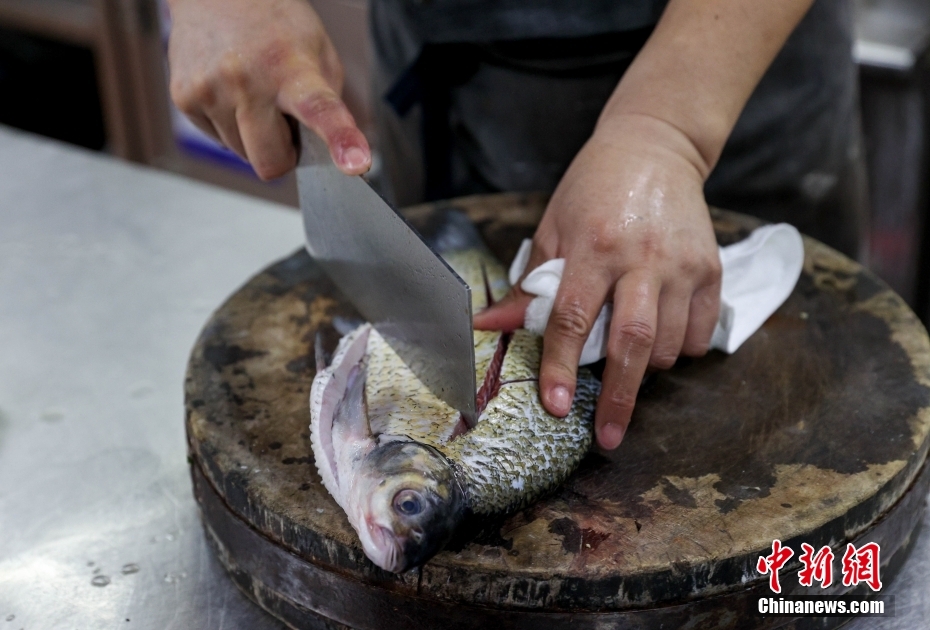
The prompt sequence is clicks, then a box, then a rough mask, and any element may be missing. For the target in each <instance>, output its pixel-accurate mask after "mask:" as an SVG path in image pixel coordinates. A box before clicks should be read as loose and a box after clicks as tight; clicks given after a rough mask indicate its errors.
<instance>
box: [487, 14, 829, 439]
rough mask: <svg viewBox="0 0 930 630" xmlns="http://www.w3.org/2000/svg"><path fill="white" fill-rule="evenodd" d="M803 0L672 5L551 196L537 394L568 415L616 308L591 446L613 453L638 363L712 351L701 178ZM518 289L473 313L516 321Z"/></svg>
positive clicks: (711, 281)
mask: <svg viewBox="0 0 930 630" xmlns="http://www.w3.org/2000/svg"><path fill="white" fill-rule="evenodd" d="M811 4H812V0H780V1H779V2H759V1H758V0H700V1H695V0H671V2H669V4H668V6H667V8H666V10H665V13H664V14H663V16H662V19H661V20H660V22H659V24H658V25H657V27H656V29H655V32H654V33H653V35H652V37H651V38H650V39H649V41H648V42H647V44H646V46H645V47H644V48H643V50H642V51H641V52H640V54H639V55H638V56H637V58H636V60H635V61H634V62H633V64H632V65H631V66H630V68H629V70H628V71H627V73H626V74H625V75H624V77H623V79H622V80H621V82H620V84H619V85H618V86H617V88H616V90H615V91H614V93H613V95H612V96H611V98H610V99H609V101H608V103H607V105H606V106H605V107H604V110H603V112H602V113H601V116H600V119H599V121H598V124H597V126H596V129H595V131H594V133H593V135H592V137H591V138H590V139H589V141H588V142H587V143H586V144H585V146H584V147H583V148H582V150H581V151H580V152H579V153H578V155H577V156H576V158H575V160H574V161H573V162H572V164H571V166H570V167H569V169H568V171H567V172H566V174H565V176H564V177H563V179H562V181H561V182H560V183H559V185H558V187H557V188H556V190H555V193H554V194H553V196H552V199H551V201H550V202H549V206H548V208H547V209H546V214H545V216H544V217H543V220H542V222H541V223H540V226H539V229H538V230H537V232H536V235H535V237H534V239H533V253H532V255H531V257H530V263H529V265H528V267H527V269H528V270H532V269H533V268H534V267H536V266H538V265H540V264H541V263H543V262H544V261H546V260H548V259H551V258H565V259H566V267H565V272H564V274H563V282H562V285H561V288H560V290H559V294H558V295H557V296H556V301H555V305H554V307H553V311H552V315H551V316H550V319H549V325H548V327H547V329H546V333H545V338H544V350H543V359H542V366H541V371H540V392H541V396H542V399H543V402H544V404H545V405H546V408H547V409H548V410H549V411H550V412H552V413H554V414H556V415H565V414H566V413H567V412H568V410H569V407H570V405H571V400H572V397H573V396H574V388H575V377H576V371H577V364H578V358H579V357H580V356H581V349H582V347H583V345H584V342H585V339H586V338H587V336H588V334H589V332H590V330H591V326H592V324H593V322H594V320H595V318H596V316H597V313H598V312H599V310H600V308H601V305H602V304H603V303H604V302H605V301H612V302H613V303H614V316H613V321H612V323H611V329H610V335H609V341H608V354H607V366H606V368H605V371H604V380H603V390H602V392H601V397H600V400H599V401H598V407H597V415H596V428H597V437H598V442H599V444H600V445H601V446H602V447H604V448H609V449H610V448H615V447H616V446H617V445H618V444H619V443H620V441H621V440H622V439H623V435H624V434H625V432H626V428H627V426H628V425H629V422H630V416H631V414H632V412H633V406H634V403H635V401H636V393H637V391H638V389H639V384H640V382H641V380H642V377H643V375H644V374H645V371H646V369H647V367H652V368H658V369H666V368H669V367H671V366H672V365H673V364H674V362H675V360H676V359H677V357H678V356H679V355H680V354H686V355H691V356H700V355H703V354H704V353H706V352H707V349H708V345H709V342H710V337H711V334H712V333H713V329H714V325H715V323H716V320H717V316H718V312H719V300H720V273H721V272H720V262H719V259H718V256H717V247H716V242H715V239H714V233H713V229H712V226H711V222H710V217H709V214H708V210H707V204H706V202H705V201H704V195H703V184H704V180H705V179H706V178H707V176H708V175H709V174H710V172H711V170H712V169H713V167H714V165H715V164H716V162H717V160H718V159H719V157H720V153H721V151H722V150H723V146H724V143H725V142H726V139H727V137H728V135H729V134H730V131H731V130H732V128H733V126H734V125H735V124H736V120H737V118H738V117H739V114H740V112H741V111H742V109H743V107H744V105H745V103H746V101H747V99H748V98H749V95H750V94H751V93H752V91H753V89H754V88H755V86H756V84H757V83H758V81H759V79H760V78H761V77H762V75H763V73H764V72H765V70H766V69H767V68H768V66H769V64H770V63H771V62H772V60H773V59H774V57H775V55H776V54H777V53H778V51H779V50H780V49H781V47H782V45H783V44H784V42H785V40H786V39H787V38H788V36H789V35H790V33H791V32H792V31H793V30H794V28H795V26H796V25H797V23H798V22H799V21H800V20H801V18H802V17H803V16H804V14H805V13H806V12H807V10H808V9H809V8H810V5H811ZM530 298H531V296H527V295H526V294H523V293H522V292H521V291H520V290H519V289H515V290H514V291H513V292H512V294H511V296H509V298H508V299H507V300H503V301H501V302H500V303H499V304H498V305H497V306H495V307H494V308H492V309H489V310H488V311H485V312H484V313H482V314H480V315H479V316H478V317H476V320H475V324H476V326H477V327H479V328H515V327H518V326H520V325H521V324H522V321H523V313H524V311H525V309H526V305H527V304H528V302H529V300H530Z"/></svg>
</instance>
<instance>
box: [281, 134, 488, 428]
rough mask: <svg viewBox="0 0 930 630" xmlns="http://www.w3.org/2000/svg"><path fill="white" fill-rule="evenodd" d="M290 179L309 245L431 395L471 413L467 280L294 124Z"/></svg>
mask: <svg viewBox="0 0 930 630" xmlns="http://www.w3.org/2000/svg"><path fill="white" fill-rule="evenodd" d="M300 144H301V147H300V160H299V161H298V163H297V189H298V194H299V197H300V210H301V213H302V214H303V219H304V232H305V234H306V243H307V251H308V252H309V253H310V256H311V257H313V259H314V260H316V262H317V263H319V265H320V266H321V267H322V268H323V270H324V271H325V272H326V274H327V275H328V276H329V277H330V279H332V281H333V283H334V284H335V285H336V287H337V288H338V289H339V290H340V291H342V293H343V294H344V295H345V296H346V297H347V298H348V299H349V301H350V302H351V303H352V304H353V305H354V306H355V308H356V309H358V312H359V313H360V314H361V315H362V317H364V318H365V319H367V320H368V321H369V322H371V323H372V324H373V325H374V326H375V328H376V329H377V330H378V332H380V333H381V335H382V336H383V337H384V338H385V340H386V341H387V342H388V344H390V346H391V347H392V348H393V349H394V350H395V351H396V352H397V354H399V355H400V357H401V358H402V359H403V360H404V362H405V363H407V365H408V366H410V368H411V369H412V370H413V372H414V374H416V375H417V377H418V378H419V379H420V381H421V382H423V384H424V385H426V386H427V387H428V388H429V389H430V391H432V392H433V393H434V394H435V395H436V396H437V397H439V398H440V399H442V400H444V401H445V402H446V403H448V404H449V405H451V406H452V407H454V408H455V409H457V410H458V411H460V412H461V413H462V417H463V418H464V419H465V422H466V423H467V424H468V426H469V427H471V426H474V424H475V421H476V420H477V418H476V414H475V392H476V386H475V344H474V341H473V337H472V335H473V331H472V311H471V290H470V289H469V287H468V285H467V284H465V282H464V281H463V280H462V279H461V278H460V277H459V276H458V274H456V273H455V272H454V271H452V268H451V267H449V265H448V264H446V262H445V261H444V260H443V259H442V258H441V257H440V256H439V255H438V254H437V253H436V252H435V251H433V250H432V248H430V246H429V245H428V244H427V243H426V241H425V240H424V239H423V237H422V236H420V234H418V233H417V232H416V230H414V229H413V227H411V226H410V224H408V223H407V221H406V220H405V219H404V218H403V217H402V216H401V215H400V213H398V212H397V210H395V209H394V208H392V207H391V206H390V205H388V203H387V202H386V201H384V199H382V198H381V197H380V196H379V195H378V193H376V192H375V191H374V190H373V189H372V188H371V186H369V185H368V184H367V183H366V182H365V180H364V179H362V178H361V177H359V176H352V175H345V174H343V173H342V172H341V171H339V169H337V168H336V166H335V165H334V164H333V161H332V159H331V158H330V155H329V149H328V148H327V146H326V144H325V143H324V142H323V141H322V140H321V139H320V138H319V137H317V135H316V134H315V133H313V132H312V131H310V130H309V129H307V128H306V127H304V126H303V125H301V126H300Z"/></svg>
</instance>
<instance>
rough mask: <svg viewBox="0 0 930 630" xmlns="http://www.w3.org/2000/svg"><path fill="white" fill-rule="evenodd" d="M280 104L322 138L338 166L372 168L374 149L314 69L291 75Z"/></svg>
mask: <svg viewBox="0 0 930 630" xmlns="http://www.w3.org/2000/svg"><path fill="white" fill-rule="evenodd" d="M278 106H279V107H280V108H281V110H282V111H284V112H286V113H288V114H290V115H292V116H293V117H294V118H296V119H297V120H299V121H300V122H301V123H303V124H304V125H306V126H307V128H309V129H310V130H311V131H313V132H314V133H315V134H316V135H318V136H319V137H320V138H322V139H323V141H324V142H325V143H326V146H328V147H329V153H330V155H331V156H332V158H333V162H334V163H335V164H336V167H337V168H339V170H341V171H342V172H343V173H345V174H346V175H361V174H362V173H365V172H366V171H368V169H369V168H371V149H370V148H369V146H368V141H367V140H366V139H365V135H364V134H363V133H362V132H361V130H359V128H358V126H357V125H356V124H355V118H353V116H352V114H351V113H350V112H349V108H347V107H346V105H345V103H343V102H342V99H340V98H339V96H338V95H337V94H336V93H335V92H334V91H333V90H332V88H331V87H329V84H328V83H327V82H326V81H325V80H324V79H323V77H322V76H321V75H320V73H319V72H318V71H317V70H315V69H308V70H305V71H302V72H301V73H300V74H298V75H296V76H295V77H292V78H290V79H288V80H287V81H286V82H285V83H284V85H282V87H281V90H280V92H279V94H278Z"/></svg>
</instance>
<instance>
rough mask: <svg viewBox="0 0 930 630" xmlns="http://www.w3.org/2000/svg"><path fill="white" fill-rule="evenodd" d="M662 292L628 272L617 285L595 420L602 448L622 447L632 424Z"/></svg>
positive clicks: (640, 275)
mask: <svg viewBox="0 0 930 630" xmlns="http://www.w3.org/2000/svg"><path fill="white" fill-rule="evenodd" d="M659 290H660V286H659V283H658V282H656V281H655V280H654V279H652V278H650V277H648V276H647V275H645V274H644V273H642V272H630V273H627V274H625V275H624V276H622V277H621V278H620V280H619V281H618V282H617V287H616V290H615V292H614V313H613V317H612V319H611V322H610V337H609V339H608V341H607V365H606V366H605V368H604V377H603V380H602V381H601V395H600V398H598V401H597V412H596V414H595V419H594V426H595V430H596V432H597V442H598V444H599V445H600V446H601V447H602V448H605V449H608V450H610V449H614V448H616V447H617V446H619V444H620V442H621V440H623V436H624V434H625V433H626V429H627V426H629V424H630V416H631V415H632V414H633V406H634V405H635V404H636V394H637V393H638V392H639V385H640V383H642V380H643V375H644V374H645V373H646V367H647V366H648V365H649V357H650V356H651V355H652V346H653V344H654V343H655V333H656V322H657V320H658V302H659Z"/></svg>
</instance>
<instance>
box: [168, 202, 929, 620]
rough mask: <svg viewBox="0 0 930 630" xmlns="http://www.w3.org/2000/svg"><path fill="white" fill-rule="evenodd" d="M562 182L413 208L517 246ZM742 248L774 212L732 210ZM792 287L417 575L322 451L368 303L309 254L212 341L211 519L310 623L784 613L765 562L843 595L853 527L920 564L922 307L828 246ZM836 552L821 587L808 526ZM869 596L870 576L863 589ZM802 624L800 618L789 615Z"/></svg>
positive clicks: (195, 397) (191, 406)
mask: <svg viewBox="0 0 930 630" xmlns="http://www.w3.org/2000/svg"><path fill="white" fill-rule="evenodd" d="M544 206H545V199H544V198H543V197H540V196H532V195H529V196H527V195H512V194H508V195H499V196H488V197H473V198H466V199H461V200H455V201H451V202H443V203H441V204H434V205H429V206H418V207H415V208H411V209H409V210H408V211H407V214H408V216H409V217H410V219H411V221H412V222H413V223H414V225H416V226H417V227H418V229H420V230H421V231H423V232H429V231H430V226H431V223H433V219H435V217H436V216H437V213H439V212H442V211H444V210H445V209H448V208H449V207H454V208H456V209H458V210H460V211H462V212H464V213H466V214H467V215H468V216H469V217H470V218H471V219H472V220H473V221H474V222H475V224H476V225H477V226H478V227H479V228H480V230H481V232H482V234H483V235H484V237H485V239H486V241H487V243H488V245H489V246H490V247H491V249H492V250H493V251H494V252H495V254H497V255H498V256H499V257H500V258H501V260H503V261H505V262H509V261H510V260H511V258H512V257H513V255H514V254H515V252H516V249H517V247H518V245H519V243H520V240H521V239H522V238H524V237H527V236H530V235H531V234H532V232H533V229H534V226H535V225H536V223H537V221H538V220H539V217H540V216H541V214H542V210H543V208H544ZM713 216H714V223H715V228H716V230H717V236H718V240H719V241H720V243H721V244H729V243H732V242H735V241H737V240H739V239H741V238H743V237H745V236H746V235H747V234H748V233H749V232H750V231H751V230H752V229H753V228H755V227H757V226H758V225H759V223H758V222H757V221H756V220H754V219H750V218H748V217H745V216H741V215H736V214H733V213H727V212H721V211H714V213H713ZM805 249H806V260H805V264H804V272H803V274H802V276H801V279H800V281H799V282H798V285H797V287H796V288H795V290H794V293H793V294H792V295H791V297H790V298H789V299H788V301H787V302H786V303H785V304H784V305H783V306H782V307H781V308H780V309H779V310H778V311H777V312H776V313H775V314H774V315H773V316H772V317H771V318H770V319H769V320H768V321H767V322H766V323H765V325H764V326H763V327H762V328H761V329H760V330H759V331H758V332H757V333H756V334H755V335H753V336H752V337H751V338H750V339H749V340H748V341H747V342H746V343H745V345H743V347H741V348H740V349H739V351H737V352H736V353H735V354H733V355H731V356H726V355H724V354H721V353H719V352H711V353H710V354H708V355H707V356H706V357H704V358H702V359H699V360H690V361H684V360H683V361H680V362H679V364H678V365H677V366H676V367H674V368H673V369H672V370H670V371H668V372H663V373H660V374H658V375H656V376H655V377H654V378H652V379H650V380H649V381H647V383H646V385H645V386H644V387H643V389H642V391H641V392H640V395H639V402H638V403H637V407H636V412H635V414H634V417H633V422H632V424H631V426H630V429H629V432H628V434H627V436H626V438H625V440H624V442H623V444H622V445H621V446H620V448H618V449H617V450H616V451H613V452H610V453H607V452H596V451H592V452H591V453H590V454H589V455H588V457H587V458H586V459H585V460H584V462H583V463H582V465H581V467H580V468H579V469H578V471H577V472H576V473H575V474H574V475H572V477H570V478H569V480H568V481H567V482H566V483H565V484H564V485H563V486H562V487H561V488H560V489H559V490H558V491H557V492H555V493H554V494H552V495H550V496H548V497H546V498H544V499H543V500H541V501H539V502H538V503H536V504H535V505H533V506H531V507H529V508H527V509H525V510H522V511H520V512H517V513H515V514H510V515H507V516H503V517H500V518H498V519H491V520H484V521H481V522H471V523H469V524H468V525H467V526H466V527H464V528H463V531H461V532H460V533H459V535H458V536H457V537H456V539H455V540H454V541H453V543H452V544H451V545H450V546H449V547H448V548H447V549H446V550H445V551H443V552H441V553H440V554H439V555H437V556H436V557H435V558H434V559H433V560H431V561H430V562H429V563H428V564H426V565H425V566H424V567H422V568H421V569H418V570H414V571H410V572H408V573H406V574H403V575H394V574H390V573H387V572H384V571H382V570H380V569H378V568H377V567H375V566H374V565H372V564H371V563H370V562H369V561H368V560H367V559H366V558H365V556H364V554H363V553H362V550H361V546H360V544H359V542H358V539H357V537H356V534H355V532H354V531H353V530H352V528H351V527H350V526H349V524H348V521H347V520H346V518H345V516H344V515H343V513H342V511H341V510H340V508H339V507H338V506H337V505H336V503H335V502H334V501H333V499H332V498H331V497H330V496H329V494H328V493H327V492H326V490H325V489H324V488H323V486H322V484H321V482H320V477H319V476H318V474H317V471H316V467H315V465H314V461H313V455H312V453H311V449H310V441H309V428H308V425H309V423H310V414H309V406H308V396H309V391H310V384H311V381H312V379H313V375H314V339H315V337H316V333H317V331H321V332H322V338H323V340H324V342H325V344H326V346H327V348H326V349H327V350H328V351H331V350H332V349H333V348H334V347H335V344H336V341H337V340H338V337H339V335H338V333H337V332H336V331H335V329H334V328H333V325H332V322H333V320H334V318H337V317H344V318H357V315H356V314H355V312H354V310H353V309H352V307H351V306H350V305H349V303H348V302H347V301H346V299H345V298H344V297H343V296H342V295H340V294H339V292H338V291H336V289H335V288H334V287H333V285H332V284H331V283H330V282H329V280H328V279H327V278H326V277H325V276H324V275H323V274H322V272H321V271H320V270H319V268H318V267H317V266H315V265H314V263H313V262H312V260H311V259H310V258H309V257H308V256H307V255H306V254H305V253H304V252H303V251H301V252H297V253H295V254H293V255H292V256H290V257H288V258H286V259H284V260H282V261H281V262H279V263H277V264H275V265H273V266H271V267H269V268H268V269H266V270H265V271H263V272H261V273H260V274H258V275H257V276H255V277H254V278H252V279H251V280H249V281H248V282H247V283H246V284H245V285H244V286H243V287H242V288H241V289H239V290H238V291H237V292H236V293H235V294H234V295H233V296H232V297H230V298H229V300H228V301H227V302H226V303H225V304H224V305H223V306H221V307H220V309H219V310H218V311H216V313H214V314H213V316H212V317H211V319H210V321H209V322H208V323H207V325H206V327H205V328H204V331H203V333H202V334H201V336H200V339H199V340H198V342H197V344H196V346H195V348H194V350H193V353H192V356H191V359H190V365H189V368H188V376H187V383H186V407H187V435H188V439H189V444H190V462H191V470H192V475H193V479H194V489H195V493H196V496H197V500H198V501H199V503H200V505H201V510H202V514H203V520H204V526H205V528H206V530H207V532H208V537H209V539H210V540H211V542H212V543H213V544H214V546H215V547H216V549H217V551H218V554H219V557H220V558H221V560H222V562H223V563H224V564H225V566H226V567H227V568H228V569H229V571H230V573H231V575H232V577H233V579H234V580H235V581H236V583H237V584H238V585H239V586H240V587H241V588H242V589H243V590H244V591H245V592H246V593H247V594H248V595H249V596H250V597H251V598H253V599H254V600H255V601H257V602H258V603H259V604H260V605H261V606H263V607H265V608H266V609H267V610H269V611H271V612H272V613H273V614H275V615H277V616H278V617H280V618H281V619H283V620H285V621H286V622H287V623H288V624H290V625H292V626H294V627H297V628H333V627H343V626H349V627H353V628H360V629H366V630H376V629H378V630H379V629H381V628H434V627H437V628H439V627H441V628H443V629H444V630H452V629H458V628H463V629H464V628H498V627H501V628H504V627H506V628H531V629H533V630H539V629H541V628H546V629H550V628H551V629H556V628H569V627H571V628H612V627H629V628H653V627H655V628H658V627H665V628H678V627H688V628H694V629H697V628H775V627H793V628H803V627H817V628H824V627H831V626H835V625H838V624H839V623H841V622H842V621H843V620H844V619H843V618H831V619H828V620H823V619H812V618H801V619H798V620H791V619H790V618H787V617H763V616H760V615H758V614H757V613H756V612H755V611H756V603H757V599H758V598H759V597H760V596H770V595H771V592H770V591H769V588H768V578H767V576H763V575H760V574H759V573H758V571H756V568H755V567H756V562H757V559H758V557H759V556H760V555H767V554H769V553H770V552H771V547H772V541H773V539H779V540H781V541H782V542H784V543H785V544H787V545H789V546H790V547H792V549H794V551H795V554H794V557H793V558H792V559H791V562H789V564H788V565H787V566H786V567H785V568H784V569H782V571H781V581H782V586H783V595H785V594H810V595H824V594H840V593H844V592H846V591H848V590H849V589H847V588H846V587H843V586H842V584H841V583H839V582H840V580H839V579H838V577H839V576H840V568H839V567H840V561H839V559H840V558H842V556H843V553H844V551H845V549H846V544H847V543H848V542H854V543H856V544H857V545H859V544H862V543H865V542H877V543H879V544H880V545H881V561H882V579H883V581H884V582H885V583H888V582H890V580H891V579H892V577H893V574H894V573H895V571H896V570H897V568H898V567H899V566H900V564H901V562H903V559H904V557H905V556H906V553H907V550H908V549H909V543H910V541H911V539H912V534H913V530H914V527H915V525H916V523H917V522H918V519H919V516H920V513H921V510H922V508H923V499H924V497H925V496H926V494H927V486H928V483H930V475H928V474H924V473H923V470H924V461H925V459H926V455H927V447H928V434H930V343H928V339H927V333H926V332H925V330H924V328H923V327H922V326H921V324H920V323H919V321H918V320H917V318H916V317H915V315H914V314H913V313H912V312H911V310H910V309H909V308H908V307H907V306H906V305H905V304H904V302H903V301H902V300H901V299H900V298H899V297H898V296H897V295H895V294H894V293H893V292H892V291H891V290H890V289H889V288H888V287H887V286H886V285H884V284H883V283H882V282H881V281H879V280H877V279H876V278H875V276H873V275H872V274H870V273H868V272H867V271H865V270H864V269H863V268H862V267H860V266H859V265H857V264H856V263H854V262H852V261H850V260H849V259H847V258H844V257H843V256H841V255H840V254H838V253H836V252H835V251H833V250H831V249H829V248H827V247H826V246H824V245H822V244H820V243H817V242H816V241H813V240H810V239H805ZM804 542H806V543H809V544H810V545H812V546H813V547H815V548H817V549H819V548H820V547H821V546H823V545H830V546H831V547H832V549H833V552H834V554H835V556H836V560H835V563H834V575H835V576H837V579H835V580H834V586H832V587H831V588H830V589H828V590H826V591H825V590H822V589H820V588H818V587H815V588H804V587H800V586H799V585H798V581H797V571H798V568H799V566H800V564H799V562H798V557H799V555H800V553H801V549H800V545H801V543H804ZM856 593H857V594H863V595H868V594H870V593H871V591H870V590H868V588H867V587H865V586H864V585H860V587H859V589H858V590H857V591H856ZM786 624H788V625H787V626H786Z"/></svg>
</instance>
